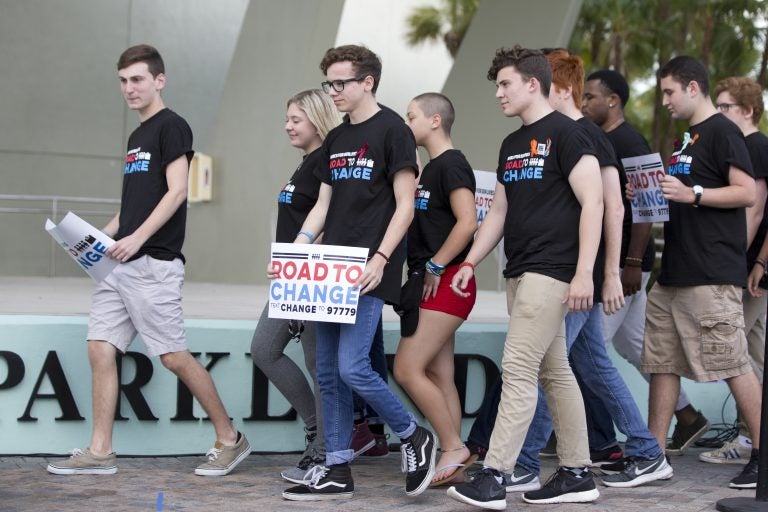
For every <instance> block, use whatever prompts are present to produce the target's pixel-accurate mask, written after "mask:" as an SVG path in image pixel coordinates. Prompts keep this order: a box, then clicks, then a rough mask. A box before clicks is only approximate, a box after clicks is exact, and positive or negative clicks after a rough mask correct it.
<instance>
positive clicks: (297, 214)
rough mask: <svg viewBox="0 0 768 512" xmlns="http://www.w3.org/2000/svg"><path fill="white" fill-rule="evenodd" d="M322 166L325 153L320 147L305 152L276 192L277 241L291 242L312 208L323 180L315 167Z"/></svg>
mask: <svg viewBox="0 0 768 512" xmlns="http://www.w3.org/2000/svg"><path fill="white" fill-rule="evenodd" d="M322 167H323V155H322V151H320V148H317V149H316V150H314V151H313V152H311V153H310V154H308V155H306V156H305V157H304V159H303V160H302V162H301V164H300V165H299V167H298V168H297V169H296V171H295V172H294V173H293V176H291V179H290V180H288V183H286V184H285V186H284V187H283V189H282V190H281V191H280V194H279V195H278V196H277V229H276V230H275V241H276V242H279V243H292V242H293V241H294V240H296V235H297V234H298V233H299V230H300V229H301V226H303V225H304V220H306V218H307V215H309V211H310V210H311V209H312V207H313V206H315V203H316V202H317V195H318V192H319V191H320V180H319V179H318V178H317V176H315V169H320V168H322Z"/></svg>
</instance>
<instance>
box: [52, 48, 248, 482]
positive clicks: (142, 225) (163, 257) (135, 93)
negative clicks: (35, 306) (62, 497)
mask: <svg viewBox="0 0 768 512" xmlns="http://www.w3.org/2000/svg"><path fill="white" fill-rule="evenodd" d="M117 70H118V71H117V74H118V77H119V78H120V89H121V91H122V93H123V98H124V99H125V102H126V104H127V105H128V108H130V109H131V110H134V111H136V113H137V114H138V116H139V121H140V122H141V124H140V126H139V127H138V128H136V130H135V131H134V132H133V133H132V134H131V136H130V138H129V139H128V153H127V156H126V159H125V161H126V163H125V168H124V170H123V190H122V199H121V203H120V212H119V213H118V214H117V215H115V216H114V218H112V220H111V221H110V222H109V223H108V224H107V225H106V227H104V229H103V231H104V232H105V233H106V234H107V235H109V236H111V237H114V238H115V240H116V243H115V244H114V245H113V246H112V247H110V248H109V250H108V251H107V255H108V256H109V257H111V258H114V259H116V260H117V261H119V262H120V265H118V266H117V267H116V268H115V269H114V270H113V271H112V273H111V274H109V275H108V276H107V277H106V278H105V279H104V280H103V281H102V282H101V283H98V284H97V285H96V286H95V288H94V292H93V302H92V305H91V315H90V320H89V323H88V357H89V359H90V363H91V370H92V387H93V390H92V392H93V433H92V437H91V442H90V444H89V446H88V448H87V449H85V450H79V449H75V450H74V451H73V454H72V457H71V458H69V459H67V460H64V461H60V462H52V463H50V464H49V465H48V471H49V472H51V473H55V474H59V475H73V474H114V473H116V472H117V458H116V457H117V456H116V454H115V453H114V452H113V450H112V430H113V425H114V416H115V407H116V405H117V399H118V372H117V364H116V360H115V356H116V355H117V353H118V352H122V353H124V352H125V351H126V350H127V349H128V346H129V345H130V343H131V342H132V341H133V338H134V337H135V336H136V333H138V334H140V335H141V338H142V340H143V341H144V345H145V346H146V347H147V353H148V354H149V355H150V356H160V361H161V362H162V363H163V365H164V366H165V367H166V368H168V369H169V370H171V371H172V372H173V373H175V374H176V375H177V376H178V377H179V379H181V381H182V382H183V383H184V384H185V385H186V386H187V387H188V388H189V390H190V391H191V392H192V395H193V396H194V397H195V398H196V399H197V400H198V402H200V405H201V406H202V407H203V409H204V410H205V412H206V413H207V414H208V417H209V418H210V420H211V423H212V424H213V427H214V429H215V431H216V443H215V444H214V447H213V448H211V449H210V450H209V451H208V453H207V455H208V462H206V463H204V464H202V465H200V466H198V467H197V469H196V470H195V474H197V475H205V476H220V475H226V474H228V473H229V472H230V471H232V469H234V468H235V466H237V464H239V463H240V462H241V461H242V460H243V459H245V458H246V457H247V456H248V454H249V453H250V451H251V448H250V445H249V444H248V441H247V440H246V439H245V436H244V435H242V434H241V433H239V432H237V431H236V430H235V429H234V428H233V426H232V423H231V421H230V419H229V414H227V411H226V410H225V409H224V405H223V404H222V403H221V399H220V398H219V395H218V393H217V392H216V388H215V386H214V384H213V381H212V380H211V376H210V375H209V374H208V372H207V371H206V370H205V369H204V368H203V367H202V366H201V365H200V363H199V362H198V361H197V360H196V359H195V358H194V357H193V356H192V354H190V353H189V350H188V349H187V343H186V338H185V334H184V319H183V315H182V310H181V287H182V284H183V281H184V261H185V260H184V256H183V255H182V253H181V247H182V244H183V243H184V233H185V228H186V219H187V173H188V171H189V162H190V161H191V159H192V155H193V154H194V152H193V151H192V131H191V130H190V128H189V125H188V124H187V123H186V121H184V119H182V118H181V117H180V116H179V115H178V114H176V113H175V112H173V111H171V110H169V109H168V108H166V107H165V104H164V103H163V99H162V97H161V92H162V90H163V88H164V87H165V83H166V78H165V66H164V64H163V59H162V57H161V56H160V54H159V53H158V51H157V50H156V49H155V48H153V47H151V46H148V45H138V46H133V47H131V48H128V49H127V50H125V52H123V54H122V55H121V56H120V59H119V60H118V62H117Z"/></svg>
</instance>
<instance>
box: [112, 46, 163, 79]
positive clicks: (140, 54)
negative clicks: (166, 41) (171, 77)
mask: <svg viewBox="0 0 768 512" xmlns="http://www.w3.org/2000/svg"><path fill="white" fill-rule="evenodd" d="M137 62H146V63H147V69H149V72H150V73H151V74H152V76H153V77H157V75H159V74H160V73H163V74H164V73H165V63H164V62H163V58H162V57H161V56H160V52H158V51H157V48H155V47H154V46H150V45H148V44H137V45H136V46H131V47H130V48H128V49H127V50H125V51H124V52H123V53H122V54H121V55H120V58H119V59H118V60H117V70H118V71H120V70H121V69H125V68H127V67H128V66H131V65H133V64H136V63H137Z"/></svg>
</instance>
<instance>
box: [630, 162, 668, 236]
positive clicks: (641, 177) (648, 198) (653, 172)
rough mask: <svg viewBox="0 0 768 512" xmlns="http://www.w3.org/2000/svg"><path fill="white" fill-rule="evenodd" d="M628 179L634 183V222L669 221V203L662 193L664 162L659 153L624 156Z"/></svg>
mask: <svg viewBox="0 0 768 512" xmlns="http://www.w3.org/2000/svg"><path fill="white" fill-rule="evenodd" d="M621 163H622V165H623V166H624V170H625V171H626V172H627V180H629V183H630V184H632V188H633V189H634V191H635V198H634V199H633V200H632V201H630V203H631V204H632V222H635V223H644V222H667V221H668V220H669V203H668V202H667V200H666V199H665V198H664V195H663V194H662V193H661V180H662V178H664V164H662V163H661V156H660V155H659V154H658V153H653V154H650V155H642V156H633V157H630V158H622V159H621Z"/></svg>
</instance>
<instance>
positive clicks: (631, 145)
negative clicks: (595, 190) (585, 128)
mask: <svg viewBox="0 0 768 512" xmlns="http://www.w3.org/2000/svg"><path fill="white" fill-rule="evenodd" d="M606 135H607V137H608V140H610V141H611V144H613V149H615V150H616V157H617V158H618V160H619V170H620V171H621V172H620V173H619V179H620V180H621V197H622V200H623V201H624V223H623V225H622V234H621V259H620V261H621V267H622V268H624V259H625V258H626V257H627V252H628V251H629V242H630V240H631V239H632V205H631V204H630V202H629V199H627V196H626V194H624V191H625V190H626V185H627V174H626V171H625V170H624V166H623V165H622V164H621V159H622V158H631V157H633V156H642V155H648V154H650V153H651V148H650V146H649V145H648V142H647V141H646V140H645V137H643V136H642V135H641V134H640V132H639V131H637V129H636V128H635V127H634V126H632V125H631V124H629V123H628V122H626V121H624V122H623V123H621V124H620V125H619V126H617V127H616V128H615V129H613V130H611V131H610V132H608V133H606ZM655 259H656V247H655V243H654V241H653V235H651V236H650V237H649V238H648V245H647V246H646V248H645V253H644V254H643V262H642V264H641V268H642V270H643V272H650V271H651V270H653V261H654V260H655Z"/></svg>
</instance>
